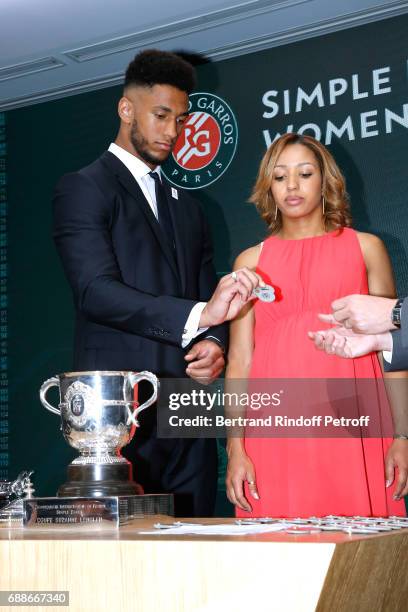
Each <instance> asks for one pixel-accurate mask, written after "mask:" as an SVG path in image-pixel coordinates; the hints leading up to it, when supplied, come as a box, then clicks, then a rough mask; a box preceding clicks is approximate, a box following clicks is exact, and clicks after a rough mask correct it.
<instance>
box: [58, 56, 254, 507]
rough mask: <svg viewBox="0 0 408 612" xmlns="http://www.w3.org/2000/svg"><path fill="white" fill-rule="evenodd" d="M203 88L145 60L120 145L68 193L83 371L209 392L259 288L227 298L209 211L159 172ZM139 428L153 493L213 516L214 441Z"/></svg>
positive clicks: (246, 287) (183, 68) (130, 78)
mask: <svg viewBox="0 0 408 612" xmlns="http://www.w3.org/2000/svg"><path fill="white" fill-rule="evenodd" d="M193 86H194V71H193V68H192V66H191V65H190V64H189V63H187V62H185V61H184V60H183V59H181V58H180V57H179V56H177V55H175V54H172V53H167V52H161V51H157V50H149V51H145V52H142V53H140V54H139V55H137V56H136V57H135V59H134V60H133V62H131V64H130V65H129V67H128V69H127V72H126V78H125V87H124V94H123V97H122V98H121V99H120V101H119V105H118V113H119V117H120V129H119V132H118V135H117V138H116V140H115V143H113V144H111V145H110V147H109V150H108V151H107V152H105V153H104V154H103V155H102V156H101V157H100V158H99V159H97V160H96V161H95V162H93V163H92V164H90V165H89V166H87V167H86V168H83V169H82V170H80V171H79V172H75V173H72V174H68V175H66V176H64V177H63V178H62V179H61V180H60V181H59V183H58V185H57V188H56V192H55V198H54V239H55V242H56V246H57V249H58V252H59V255H60V257H61V259H62V263H63V267H64V270H65V273H66V276H67V278H68V281H69V283H70V285H71V288H72V290H73V295H74V302H75V307H76V330H75V357H74V368H75V369H78V370H133V371H140V370H150V371H152V372H153V373H155V374H156V375H158V376H160V377H182V376H185V373H187V375H188V376H190V377H192V378H194V379H196V380H200V381H203V382H210V381H212V380H214V379H215V378H216V377H217V376H218V375H219V374H220V372H221V371H222V369H223V367H224V347H225V345H226V330H225V328H224V327H223V326H220V325H219V324H221V323H222V322H223V321H225V320H229V319H231V318H233V317H234V316H235V315H236V314H237V313H238V311H239V309H240V308H241V307H242V305H243V304H244V303H245V302H246V301H247V300H248V299H250V295H251V292H252V289H253V288H254V287H255V286H256V285H257V284H258V279H257V277H256V276H255V275H254V274H253V273H251V272H249V271H248V270H243V271H240V272H239V273H238V275H235V274H234V275H233V276H231V275H229V276H228V277H224V278H223V279H221V281H220V283H219V284H218V286H217V288H216V276H215V271H214V268H213V264H212V247H211V240H210V236H209V232H208V227H207V223H206V221H205V218H204V215H203V213H202V211H201V209H200V206H199V205H198V203H197V202H196V201H195V200H194V199H193V198H191V196H190V195H189V194H188V193H187V192H184V191H182V190H180V189H176V188H174V187H171V186H170V185H169V184H168V183H167V182H166V181H165V179H164V177H163V175H162V174H161V172H160V164H161V163H163V162H164V161H165V160H166V159H167V157H168V156H169V155H170V153H171V151H172V149H173V147H174V145H175V142H176V140H177V138H178V136H179V134H180V132H181V130H182V128H183V123H184V121H185V120H186V118H187V116H188V94H189V93H190V92H191V90H192V89H193ZM214 290H215V292H214ZM213 292H214V294H213ZM211 296H212V297H211ZM210 298H211V299H210ZM208 328H211V329H208ZM186 353H187V354H186ZM186 366H187V369H186ZM140 423H141V427H140V429H138V431H137V432H136V435H135V438H134V440H133V442H132V443H131V444H130V445H129V446H128V447H127V449H126V450H127V451H128V457H129V458H130V459H131V460H132V462H133V464H134V467H135V478H136V480H137V481H138V482H139V483H140V484H142V486H143V487H144V489H145V492H147V493H148V492H155V493H157V492H174V493H175V494H178V495H176V513H177V514H178V515H180V516H183V515H184V516H186V515H198V516H200V515H201V516H206V515H211V514H212V512H213V507H214V500H215V493H216V479H217V474H216V465H217V461H216V445H215V440H207V439H199V440H198V439H194V440H191V439H187V440H180V439H171V440H169V439H167V440H160V439H157V435H156V411H155V409H153V408H149V409H147V410H146V411H144V412H143V413H142V414H141V415H140Z"/></svg>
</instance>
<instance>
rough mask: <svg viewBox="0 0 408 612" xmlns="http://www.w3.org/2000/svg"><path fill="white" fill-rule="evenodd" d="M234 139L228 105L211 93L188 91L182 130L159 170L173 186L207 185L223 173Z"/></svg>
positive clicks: (233, 147) (188, 187) (200, 186)
mask: <svg viewBox="0 0 408 612" xmlns="http://www.w3.org/2000/svg"><path fill="white" fill-rule="evenodd" d="M237 142H238V128H237V122H236V120H235V117H234V113H233V112H232V110H231V108H230V107H229V106H228V104H227V103H226V102H225V101H224V100H222V99H221V98H219V97H218V96H215V95H214V94H210V93H195V94H192V95H191V96H190V104H189V116H188V118H187V121H186V122H185V124H184V129H183V131H182V133H181V134H180V136H179V138H178V140H177V142H176V145H175V147H174V149H173V153H172V155H171V156H170V157H169V159H168V160H167V162H166V163H165V164H164V166H163V167H162V170H163V172H164V174H165V176H166V177H167V178H168V180H169V181H170V182H171V183H173V185H176V186H177V187H183V188H184V189H200V188H202V187H207V186H208V185H211V183H214V182H215V181H217V180H218V179H219V178H220V176H222V175H223V174H224V172H225V171H226V169H227V168H228V166H229V165H230V163H231V161H232V159H233V157H234V154H235V151H236V148H237Z"/></svg>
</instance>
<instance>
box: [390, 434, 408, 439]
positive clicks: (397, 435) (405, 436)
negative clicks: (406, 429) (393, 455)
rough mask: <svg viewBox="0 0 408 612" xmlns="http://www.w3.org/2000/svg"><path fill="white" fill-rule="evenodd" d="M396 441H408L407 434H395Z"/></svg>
mask: <svg viewBox="0 0 408 612" xmlns="http://www.w3.org/2000/svg"><path fill="white" fill-rule="evenodd" d="M393 438H394V440H408V436H407V435H405V434H394V435H393Z"/></svg>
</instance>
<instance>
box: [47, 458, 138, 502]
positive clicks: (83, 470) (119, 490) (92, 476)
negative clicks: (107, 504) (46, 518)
mask: <svg viewBox="0 0 408 612" xmlns="http://www.w3.org/2000/svg"><path fill="white" fill-rule="evenodd" d="M143 493H144V491H143V487H142V486H141V485H139V484H137V483H136V482H134V481H133V480H132V465H131V464H130V463H129V462H126V463H116V464H115V463H113V464H112V463H111V464H109V463H106V464H104V463H98V464H88V465H74V464H72V463H71V464H70V465H69V466H68V481H67V482H66V483H65V484H63V485H61V486H60V488H59V489H58V491H57V496H58V497H108V496H112V495H113V496H115V495H143Z"/></svg>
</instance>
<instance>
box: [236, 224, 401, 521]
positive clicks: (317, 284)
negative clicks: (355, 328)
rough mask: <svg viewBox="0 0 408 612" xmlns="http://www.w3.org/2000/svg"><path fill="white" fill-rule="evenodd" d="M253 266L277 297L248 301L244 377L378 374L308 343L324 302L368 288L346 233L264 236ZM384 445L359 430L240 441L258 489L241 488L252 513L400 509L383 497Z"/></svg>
mask: <svg viewBox="0 0 408 612" xmlns="http://www.w3.org/2000/svg"><path fill="white" fill-rule="evenodd" d="M258 272H259V273H260V274H261V275H262V276H263V278H264V279H269V281H270V283H271V284H272V285H273V286H274V287H275V290H276V291H277V295H278V300H277V301H275V302H273V303H271V304H270V303H265V302H261V301H259V300H258V301H257V302H256V304H255V321H256V322H255V349H254V355H253V362H252V369H251V374H250V378H251V379H255V378H279V377H281V378H320V379H322V378H350V379H354V378H358V379H360V378H380V377H381V376H382V372H381V367H380V365H379V362H378V359H377V355H376V354H374V353H371V354H370V355H367V356H364V357H360V358H358V359H341V358H339V357H337V356H333V355H327V354H326V353H324V352H322V351H318V350H316V349H315V347H314V344H313V342H312V341H311V340H310V339H309V338H308V336H307V332H308V331H309V330H318V329H322V328H324V327H325V325H324V324H322V323H321V322H320V321H319V319H318V318H317V314H318V313H322V312H323V313H327V312H331V307H330V305H331V302H332V301H333V300H335V299H336V298H339V297H342V296H345V295H349V294H356V293H361V294H367V293H368V287H367V275H366V269H365V264H364V260H363V256H362V253H361V249H360V245H359V241H358V238H357V234H356V232H355V231H354V230H352V229H348V228H346V229H344V231H343V232H341V233H340V234H339V233H338V232H331V233H329V234H325V235H323V236H316V237H313V238H304V239H301V240H282V239H280V238H278V237H277V236H272V237H270V238H268V239H267V240H266V241H265V242H264V244H263V248H262V251H261V254H260V258H259V263H258ZM380 409H381V410H384V407H382V408H380ZM389 444H390V440H389V439H388V440H385V439H382V438H365V439H363V438H360V437H358V438H356V437H353V438H329V439H328V438H290V439H289V438H277V437H274V438H266V437H265V438H250V437H248V438H246V440H245V447H246V451H247V453H248V455H249V456H250V458H251V459H252V461H253V462H254V465H255V469H256V477H257V484H258V490H259V495H260V500H259V501H256V500H254V499H253V498H252V497H250V496H248V490H247V489H246V493H247V496H248V499H249V500H250V503H251V505H252V508H253V512H252V516H258V517H259V516H281V517H295V516H312V515H315V516H324V515H328V514H336V515H361V516H386V515H394V514H395V515H405V505H404V502H403V501H402V500H400V501H395V500H393V499H392V492H393V489H394V485H393V486H392V487H390V488H388V489H387V488H386V486H385V476H384V456H385V452H386V450H387V448H388V447H389ZM245 486H247V485H245ZM237 514H238V515H239V516H248V513H246V512H242V511H239V510H238V511H237ZM250 516H251V515H250Z"/></svg>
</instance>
